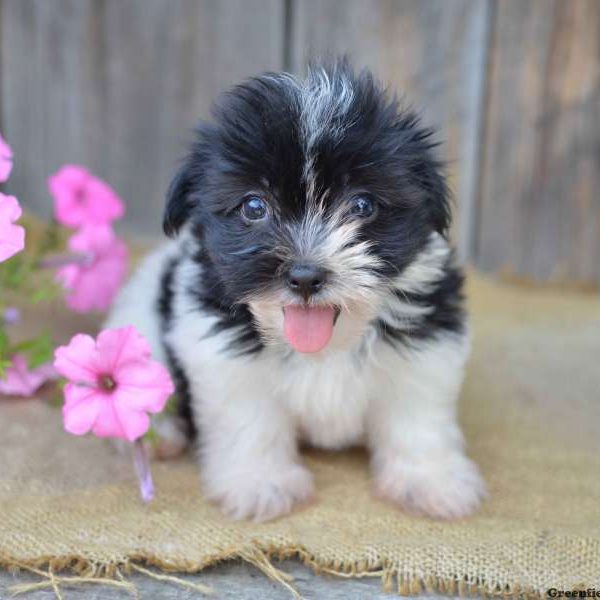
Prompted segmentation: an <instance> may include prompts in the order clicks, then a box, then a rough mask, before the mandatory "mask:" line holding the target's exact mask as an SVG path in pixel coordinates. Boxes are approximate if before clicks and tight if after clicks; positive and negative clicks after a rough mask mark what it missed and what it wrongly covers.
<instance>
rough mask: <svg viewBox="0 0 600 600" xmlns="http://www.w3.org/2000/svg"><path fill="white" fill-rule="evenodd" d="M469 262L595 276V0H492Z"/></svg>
mask: <svg viewBox="0 0 600 600" xmlns="http://www.w3.org/2000/svg"><path fill="white" fill-rule="evenodd" d="M492 39H493V43H492V48H491V53H490V58H491V65H490V66H491V71H490V76H489V94H488V97H489V104H488V108H487V117H486V120H485V121H486V125H485V132H486V145H485V157H484V160H483V164H482V166H483V171H482V180H481V214H480V226H479V229H478V249H477V264H478V265H479V266H481V267H483V268H484V269H486V270H489V271H502V270H506V271H509V272H512V273H516V274H518V275H526V276H529V277H534V278H536V279H543V280H548V279H556V280H569V279H570V280H578V279H579V280H584V281H595V282H596V283H600V266H599V265H600V194H599V193H598V190H599V189H600V2H598V0H570V1H565V0H529V1H528V2H515V1H508V0H505V1H500V2H498V3H497V7H496V15H495V19H494V31H493V37H492Z"/></svg>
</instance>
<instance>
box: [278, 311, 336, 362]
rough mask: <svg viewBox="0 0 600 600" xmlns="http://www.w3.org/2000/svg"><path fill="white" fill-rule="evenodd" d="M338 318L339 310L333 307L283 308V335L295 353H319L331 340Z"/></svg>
mask: <svg viewBox="0 0 600 600" xmlns="http://www.w3.org/2000/svg"><path fill="white" fill-rule="evenodd" d="M339 316H340V309H339V308H337V307H334V306H312V305H307V304H302V305H297V304H290V305H288V306H284V307H283V335H284V336H285V339H286V340H287V341H288V342H289V344H290V346H292V348H293V349H294V350H296V351H297V352H302V353H306V354H309V353H313V352H319V351H321V350H323V348H325V346H327V344H328V343H329V340H331V336H332V335H333V327H334V325H335V323H336V321H337V318H338V317H339Z"/></svg>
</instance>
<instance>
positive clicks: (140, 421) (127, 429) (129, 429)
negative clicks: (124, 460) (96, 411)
mask: <svg viewBox="0 0 600 600" xmlns="http://www.w3.org/2000/svg"><path fill="white" fill-rule="evenodd" d="M114 408H115V411H116V413H117V418H118V419H119V422H120V423H121V427H122V429H123V433H124V437H125V439H127V440H129V441H130V442H133V441H134V440H137V439H138V438H140V437H142V436H143V435H144V434H145V433H146V432H147V431H148V429H149V427H150V417H148V415H147V414H146V413H145V412H143V411H139V410H135V409H133V408H130V407H129V406H127V405H125V404H123V403H122V402H120V401H119V399H118V398H115V402H114Z"/></svg>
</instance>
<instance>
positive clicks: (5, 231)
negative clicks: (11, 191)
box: [0, 193, 25, 262]
mask: <svg viewBox="0 0 600 600" xmlns="http://www.w3.org/2000/svg"><path fill="white" fill-rule="evenodd" d="M22 212H23V211H22V210H21V206H20V205H19V202H18V201H17V199H16V198H15V197H14V196H6V195H4V194H2V193H0V262H3V261H5V260H7V259H8V258H10V257H11V256H13V255H14V254H17V252H21V250H23V248H24V247H25V230H24V229H23V228H22V227H21V226H20V225H15V224H14V223H15V221H16V220H17V219H19V218H20V217H21V214H22Z"/></svg>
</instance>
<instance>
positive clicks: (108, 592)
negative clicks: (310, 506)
mask: <svg viewBox="0 0 600 600" xmlns="http://www.w3.org/2000/svg"><path fill="white" fill-rule="evenodd" d="M277 566H278V567H279V568H281V569H282V570H284V571H285V572H287V573H290V574H291V575H293V577H294V586H295V587H296V589H297V590H298V591H299V592H300V593H301V595H302V597H303V598H305V599H306V600H355V599H356V600H367V599H369V600H389V599H390V598H397V597H398V596H396V595H395V594H392V593H384V592H383V591H382V589H381V581H380V579H379V578H376V579H373V578H365V579H339V578H335V577H331V576H326V575H315V574H314V573H313V572H312V571H310V570H309V569H307V568H306V567H304V566H303V565H301V564H299V563H298V562H296V561H291V560H287V561H285V562H283V563H278V564H277ZM178 577H182V578H183V579H186V580H188V581H191V582H197V583H202V584H204V585H210V586H211V587H213V589H214V591H215V594H214V595H212V596H205V597H208V598H224V599H225V598H226V599H231V600H290V599H291V598H292V594H291V593H290V592H289V591H288V590H286V589H285V588H284V587H283V586H282V585H281V584H279V583H277V582H273V581H271V580H270V579H267V577H265V575H263V574H262V573H261V572H260V571H258V570H257V569H256V568H255V567H252V566H250V565H248V564H242V563H239V562H227V563H223V564H221V565H219V566H218V567H214V568H209V569H206V570H205V571H204V572H202V573H200V574H198V575H178ZM128 579H129V580H130V581H132V582H133V583H134V584H135V586H136V588H137V590H138V592H139V595H140V599H141V600H158V599H165V600H175V599H176V598H177V600H187V599H189V600H191V599H192V598H201V597H203V596H201V595H200V594H199V593H197V592H195V591H190V590H187V589H185V588H182V587H179V586H177V585H174V584H172V583H161V582H158V581H155V580H153V579H150V578H149V577H145V576H140V575H132V576H131V577H129V578H128ZM39 580H40V578H39V577H35V576H33V577H32V576H30V575H26V574H24V573H20V574H18V575H12V574H10V573H7V572H6V571H0V600H9V598H14V597H15V596H11V595H10V594H9V591H8V588H9V587H10V586H12V585H15V584H21V583H29V582H37V581H39ZM62 594H63V597H64V598H65V600H121V599H123V600H125V599H129V598H131V594H129V593H128V592H127V591H125V590H120V589H115V588H110V587H108V586H96V585H87V586H85V587H84V586H78V587H64V588H62ZM19 597H20V596H17V598H19ZM22 597H23V598H24V599H26V600H55V599H56V596H55V594H54V592H53V591H52V590H51V589H50V590H43V591H36V592H30V593H28V594H25V595H24V596H22ZM418 598H419V600H442V599H445V600H448V596H430V595H427V596H419V597H418Z"/></svg>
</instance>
